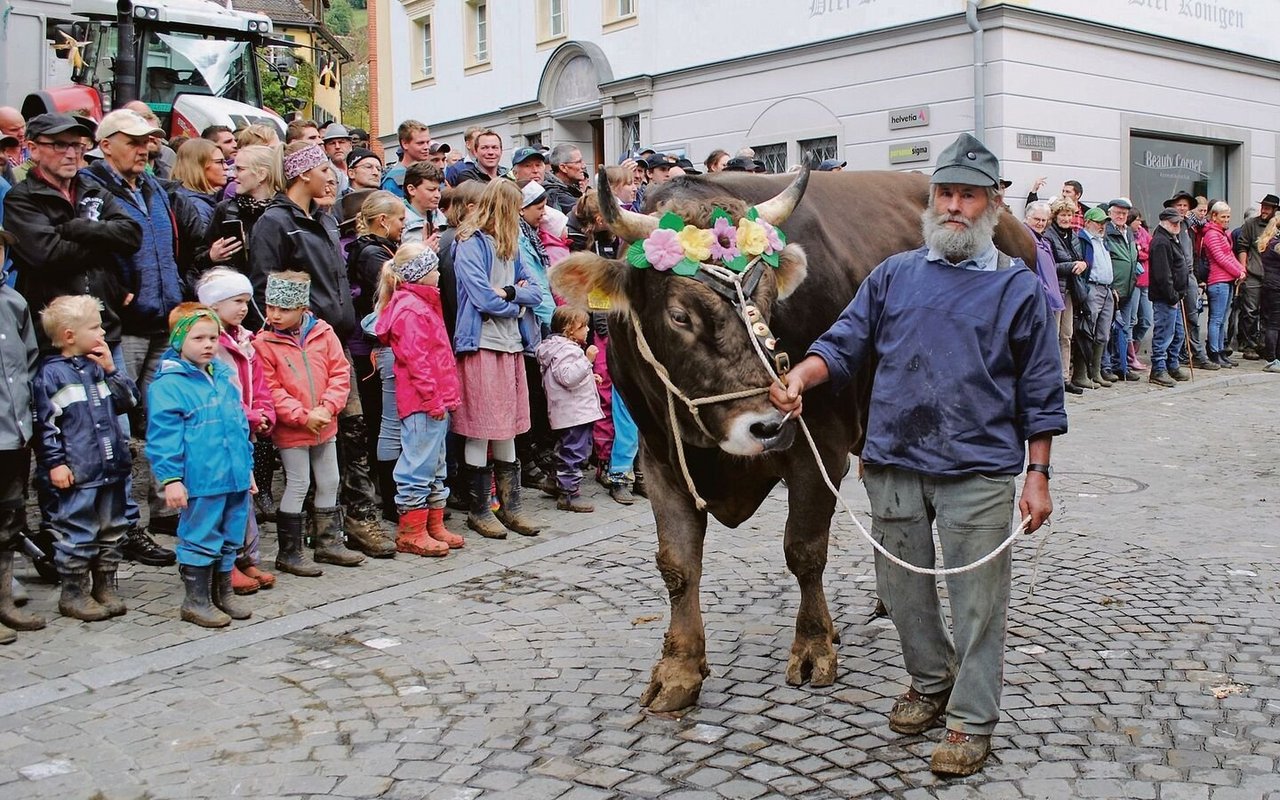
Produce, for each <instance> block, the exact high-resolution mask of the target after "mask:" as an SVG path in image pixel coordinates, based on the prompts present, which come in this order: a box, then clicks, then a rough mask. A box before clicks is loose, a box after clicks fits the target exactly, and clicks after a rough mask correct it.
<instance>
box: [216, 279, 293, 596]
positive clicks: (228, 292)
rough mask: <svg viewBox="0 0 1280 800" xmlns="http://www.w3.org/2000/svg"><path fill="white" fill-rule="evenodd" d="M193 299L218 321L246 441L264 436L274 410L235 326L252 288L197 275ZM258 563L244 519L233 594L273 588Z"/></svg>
mask: <svg viewBox="0 0 1280 800" xmlns="http://www.w3.org/2000/svg"><path fill="white" fill-rule="evenodd" d="M196 296H197V297H198V298H199V299H200V302H201V303H203V304H204V305H206V306H209V307H210V308H212V309H213V310H214V312H215V313H217V315H218V319H219V320H221V321H222V332H221V333H220V334H219V336H218V353H217V356H216V358H217V359H218V360H219V361H222V362H223V363H225V364H226V365H227V366H229V367H231V378H232V382H233V383H234V384H235V386H236V388H237V389H239V390H240V403H241V405H243V406H244V414H245V416H246V417H247V418H248V419H249V438H250V439H251V440H257V439H259V438H261V437H264V436H266V435H267V434H269V433H271V429H272V428H273V427H274V426H275V424H276V409H275V405H274V404H273V403H272V401H271V391H270V390H269V389H268V388H267V378H266V376H265V375H264V374H263V372H262V364H261V363H260V362H259V360H258V356H257V353H255V352H254V349H253V334H252V333H251V332H249V330H248V329H246V328H245V327H244V326H243V325H242V324H241V323H243V322H244V318H245V316H246V315H247V314H248V313H249V303H250V298H252V297H253V285H252V284H251V283H249V279H248V278H247V277H245V276H244V275H242V274H241V273H239V272H236V271H235V270H232V269H226V268H225V267H215V268H213V269H211V270H209V271H208V272H206V273H204V274H203V275H201V276H200V280H199V281H198V282H197V283H196ZM268 488H270V487H268ZM260 563H261V560H260V557H259V536H258V522H257V520H256V519H255V518H254V516H253V514H250V515H249V527H248V529H247V530H246V531H245V535H244V547H243V548H241V550H240V556H239V558H237V559H236V564H235V566H234V567H232V569H231V588H232V589H233V590H234V591H235V593H236V594H253V593H254V592H256V591H258V589H270V588H271V587H273V586H275V585H276V577H275V576H274V575H272V574H271V573H270V572H264V571H263V570H262V569H260V568H259V564H260Z"/></svg>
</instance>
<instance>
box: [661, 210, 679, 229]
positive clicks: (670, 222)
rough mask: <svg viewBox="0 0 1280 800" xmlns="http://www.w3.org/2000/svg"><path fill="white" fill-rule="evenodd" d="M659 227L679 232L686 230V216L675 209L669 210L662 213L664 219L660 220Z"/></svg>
mask: <svg viewBox="0 0 1280 800" xmlns="http://www.w3.org/2000/svg"><path fill="white" fill-rule="evenodd" d="M658 227H659V228H666V229H667V230H669V231H675V232H676V233H679V232H680V231H682V230H684V218H683V217H681V216H680V215H679V214H677V213H675V212H673V211H668V212H667V213H665V214H663V215H662V219H660V220H658Z"/></svg>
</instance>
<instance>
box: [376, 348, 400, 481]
mask: <svg viewBox="0 0 1280 800" xmlns="http://www.w3.org/2000/svg"><path fill="white" fill-rule="evenodd" d="M395 361H396V359H395V356H394V355H392V353H391V348H390V347H383V348H381V349H379V350H378V373H379V374H380V375H381V376H382V424H381V425H380V426H379V427H378V452H377V456H378V460H379V461H395V460H396V459H397V458H399V457H400V415H399V414H398V413H396V374H395V371H394V369H393V368H392V367H393V365H394V364H395Z"/></svg>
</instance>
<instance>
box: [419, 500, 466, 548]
mask: <svg viewBox="0 0 1280 800" xmlns="http://www.w3.org/2000/svg"><path fill="white" fill-rule="evenodd" d="M427 535H428V536H430V537H431V538H432V539H435V540H436V541H437V542H443V543H444V544H446V545H448V547H449V549H450V550H461V549H462V548H463V547H465V546H466V544H467V541H466V540H465V539H463V538H462V537H461V536H459V535H458V534H456V533H454V532H453V531H451V530H449V529H448V528H446V527H445V526H444V509H443V508H430V509H427Z"/></svg>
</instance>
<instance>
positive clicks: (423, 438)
mask: <svg viewBox="0 0 1280 800" xmlns="http://www.w3.org/2000/svg"><path fill="white" fill-rule="evenodd" d="M448 435H449V415H448V414H445V417H444V419H432V418H431V415H430V414H427V413H425V412H421V411H420V412H418V413H416V414H410V415H409V416H407V417H405V418H404V419H402V420H400V442H401V444H402V448H401V450H400V458H398V459H396V469H395V479H396V508H399V509H400V513H402V514H403V513H404V512H406V511H411V510H413V509H415V508H444V501H445V500H448V499H449V488H448V486H446V485H445V482H446V481H447V480H448V478H449V470H448V466H447V465H446V463H445V437H446V436H448Z"/></svg>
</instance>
